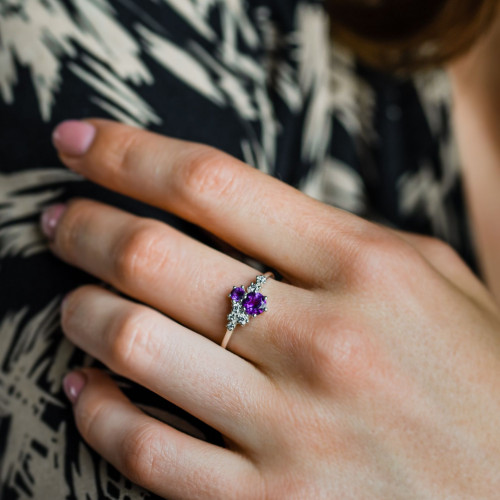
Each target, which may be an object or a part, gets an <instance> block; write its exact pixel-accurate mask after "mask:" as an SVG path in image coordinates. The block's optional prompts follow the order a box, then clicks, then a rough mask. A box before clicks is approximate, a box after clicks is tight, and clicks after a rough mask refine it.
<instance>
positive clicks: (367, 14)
mask: <svg viewBox="0 0 500 500" xmlns="http://www.w3.org/2000/svg"><path fill="white" fill-rule="evenodd" d="M325 4H326V7H327V10H328V11H329V13H330V17H331V26H332V36H333V37H334V38H335V39H336V40H338V41H339V42H341V43H343V44H344V45H347V46H348V47H349V48H351V49H352V50H354V52H355V53H356V54H357V55H358V56H359V57H360V58H361V59H362V60H363V61H365V62H367V63H368V64H370V65H372V66H375V67H378V68H382V69H386V70H390V71H399V72H408V71H413V70H416V69H421V68H426V67H432V66H437V65H440V64H443V63H444V62H447V61H449V60H451V59H453V58H455V57H457V56H459V55H461V54H462V53H464V52H465V51H466V50H467V49H469V48H470V47H471V45H472V44H473V43H474V42H475V40H476V39H477V38H478V36H480V35H481V34H483V33H484V32H485V31H486V30H487V28H488V25H489V23H490V22H491V21H492V20H493V19H494V17H495V13H496V9H497V8H498V5H499V0H325Z"/></svg>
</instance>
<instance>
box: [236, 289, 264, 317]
mask: <svg viewBox="0 0 500 500" xmlns="http://www.w3.org/2000/svg"><path fill="white" fill-rule="evenodd" d="M241 304H242V305H243V307H244V308H245V312H246V313H247V314H248V315H250V316H257V315H259V314H262V313H263V312H264V311H265V310H266V304H267V301H266V298H265V297H264V295H262V294H261V293H257V292H250V293H249V294H248V295H247V296H246V298H245V299H244V300H243V302H242V303H241Z"/></svg>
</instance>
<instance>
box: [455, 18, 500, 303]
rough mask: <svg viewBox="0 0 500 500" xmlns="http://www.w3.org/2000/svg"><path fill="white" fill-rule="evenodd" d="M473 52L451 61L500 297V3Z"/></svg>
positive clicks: (487, 265)
mask: <svg viewBox="0 0 500 500" xmlns="http://www.w3.org/2000/svg"><path fill="white" fill-rule="evenodd" d="M497 10H498V12H497V15H496V17H495V19H494V20H493V22H492V24H491V26H490V28H489V30H488V31H487V32H486V33H484V35H483V36H482V37H481V39H480V40H479V41H478V42H477V43H476V45H475V46H474V47H473V48H472V49H471V50H470V51H469V53H468V54H466V55H465V56H462V57H461V58H460V59H459V60H457V61H454V62H453V63H452V64H450V67H449V74H450V76H451V82H452V88H453V98H454V124H455V132H456V136H457V139H458V145H459V149H460V154H461V159H462V165H463V172H464V179H465V188H466V194H467V198H468V203H469V210H470V215H471V221H472V226H473V228H474V231H475V236H476V242H477V249H478V254H479V257H480V262H481V265H482V274H483V276H484V279H485V281H486V283H487V284H488V287H489V289H490V290H491V291H492V293H493V294H494V296H495V298H496V300H497V303H500V260H499V259H498V255H499V254H500V224H499V223H498V214H499V213H500V196H498V193H499V190H500V125H499V120H498V117H499V116H500V92H499V89H500V65H499V64H498V55H499V52H498V50H499V49H498V48H499V47H500V9H497Z"/></svg>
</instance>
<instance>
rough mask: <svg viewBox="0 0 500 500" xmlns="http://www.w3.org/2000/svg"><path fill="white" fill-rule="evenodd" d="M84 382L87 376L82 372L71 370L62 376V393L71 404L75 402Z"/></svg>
mask: <svg viewBox="0 0 500 500" xmlns="http://www.w3.org/2000/svg"><path fill="white" fill-rule="evenodd" d="M86 383H87V377H86V376H85V375H84V374H83V373H82V372H71V373H68V374H67V375H66V376H65V377H64V380H63V388H64V393H65V394H66V397H67V398H68V399H69V400H70V401H71V402H72V403H73V404H75V403H76V402H77V400H78V396H80V393H81V392H82V390H83V388H84V387H85V384H86Z"/></svg>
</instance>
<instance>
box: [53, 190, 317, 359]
mask: <svg viewBox="0 0 500 500" xmlns="http://www.w3.org/2000/svg"><path fill="white" fill-rule="evenodd" d="M51 249H52V250H53V251H54V252H55V253H56V255H58V256H59V257H60V258H61V259H63V260H65V261H66V262H68V263H70V264H72V265H75V266H78V267H79V268H81V269H83V270H85V271H87V272H88V273H90V274H93V275H95V276H97V277H99V278H101V279H102V280H103V281H105V282H106V283H110V284H112V285H113V286H114V287H116V288H117V289H119V290H120V291H122V292H124V293H126V294H127V295H129V296H131V297H134V298H136V299H137V300H139V301H141V302H144V303H146V304H148V305H150V306H152V307H154V308H155V309H158V310H160V311H161V312H163V313H165V314H167V315H168V316H170V317H172V318H173V319H175V320H176V321H178V322H180V323H182V324H183V325H185V326H187V327H189V328H190V329H192V330H194V331H196V332H199V333H201V334H203V335H204V336H206V337H208V338H210V339H211V340H213V341H215V342H217V343H220V342H221V341H222V338H223V336H224V333H225V331H226V323H227V315H228V314H229V312H230V309H231V301H230V299H229V297H228V294H229V292H230V291H231V290H232V287H233V285H238V286H239V285H241V284H243V285H247V284H250V282H251V281H255V277H256V275H257V274H259V273H258V272H257V271H256V270H255V269H252V268H251V267H249V266H247V265H245V264H243V263H241V262H239V261H237V260H235V259H232V258H231V257H228V256H226V255H224V254H222V253H220V252H217V251H216V250H214V249H212V248H209V247H207V246H205V245H203V244H201V243H200V242H198V241H196V240H194V239H192V238H189V237H188V236H186V235H184V234H182V233H181V232H179V231H177V230H175V229H173V228H172V227H170V226H168V225H166V224H163V223H161V222H159V221H156V220H150V219H143V218H141V217H137V216H135V215H131V214H129V213H127V212H124V211H122V210H119V209H117V208H114V207H110V206H108V205H104V204H102V203H98V202H95V201H90V200H73V202H71V203H70V204H69V206H68V207H67V209H66V211H65V212H64V214H63V215H62V217H61V219H60V220H59V223H58V224H57V228H56V232H55V239H54V241H53V242H52V243H51ZM262 292H263V293H264V294H265V295H267V296H268V301H269V303H268V306H269V309H270V311H272V314H270V313H269V312H268V313H265V314H262V315H261V316H259V318H258V321H257V320H254V321H255V322H257V323H258V328H254V325H253V323H254V321H252V322H250V324H248V325H246V326H245V331H244V332H245V338H249V337H250V338H253V334H254V333H255V331H256V330H258V332H259V334H260V335H265V334H268V333H272V332H275V331H276V330H277V327H276V325H280V330H283V328H284V327H287V326H289V327H290V329H289V332H290V334H291V333H292V332H293V330H294V327H293V323H294V322H293V321H292V319H291V318H292V315H291V314H289V313H290V312H291V310H294V311H300V310H302V309H305V308H306V305H307V304H306V302H307V301H306V299H305V293H303V292H302V291H301V290H299V289H297V288H295V287H293V286H291V285H286V284H283V283H279V282H277V281H275V280H268V281H267V283H266V284H265V285H264V288H263V290H262ZM308 300H311V301H312V300H313V299H312V298H310V299H308ZM268 340H269V339H268ZM231 349H232V350H233V351H234V352H237V353H238V354H239V355H241V356H243V357H247V356H248V355H249V352H248V351H244V350H243V351H242V350H234V346H232V347H231ZM257 351H262V349H257ZM259 356H260V357H259V361H260V362H264V359H263V357H262V355H261V354H259ZM252 361H255V360H252Z"/></svg>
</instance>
